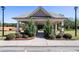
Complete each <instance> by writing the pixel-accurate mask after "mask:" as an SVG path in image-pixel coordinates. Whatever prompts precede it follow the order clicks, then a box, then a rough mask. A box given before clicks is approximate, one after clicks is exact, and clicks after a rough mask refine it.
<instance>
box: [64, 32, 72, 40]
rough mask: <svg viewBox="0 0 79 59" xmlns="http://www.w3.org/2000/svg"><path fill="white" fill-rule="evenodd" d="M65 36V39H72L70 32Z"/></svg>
mask: <svg viewBox="0 0 79 59" xmlns="http://www.w3.org/2000/svg"><path fill="white" fill-rule="evenodd" d="M63 38H65V39H71V38H72V35H71V34H69V33H66V34H64V35H63Z"/></svg>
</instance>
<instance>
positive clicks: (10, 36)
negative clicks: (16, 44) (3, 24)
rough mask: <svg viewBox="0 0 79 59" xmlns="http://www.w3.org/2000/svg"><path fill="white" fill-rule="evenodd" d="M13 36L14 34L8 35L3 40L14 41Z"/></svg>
mask: <svg viewBox="0 0 79 59" xmlns="http://www.w3.org/2000/svg"><path fill="white" fill-rule="evenodd" d="M15 37H16V36H15V34H14V33H10V34H8V35H6V39H5V40H14V39H15Z"/></svg>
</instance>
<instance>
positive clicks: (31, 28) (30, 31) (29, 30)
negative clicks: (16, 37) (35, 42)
mask: <svg viewBox="0 0 79 59" xmlns="http://www.w3.org/2000/svg"><path fill="white" fill-rule="evenodd" d="M36 31H37V28H36V26H35V24H34V22H33V21H32V20H31V21H29V22H28V24H27V26H26V29H25V30H24V32H25V33H26V34H27V35H28V36H29V37H32V36H36Z"/></svg>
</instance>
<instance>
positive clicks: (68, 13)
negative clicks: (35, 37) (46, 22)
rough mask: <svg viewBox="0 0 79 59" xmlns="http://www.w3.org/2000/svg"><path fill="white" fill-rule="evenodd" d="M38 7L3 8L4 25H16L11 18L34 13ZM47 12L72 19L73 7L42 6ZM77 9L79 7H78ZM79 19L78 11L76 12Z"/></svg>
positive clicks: (0, 12)
mask: <svg viewBox="0 0 79 59" xmlns="http://www.w3.org/2000/svg"><path fill="white" fill-rule="evenodd" d="M37 7H38V6H5V21H4V22H5V23H16V22H17V21H16V20H14V19H12V17H16V16H20V15H23V14H24V13H27V12H32V11H34V10H35V9H36V8H37ZM43 8H44V9H45V10H47V11H48V12H54V13H58V14H63V15H64V16H65V17H68V18H69V17H71V18H74V6H43ZM78 8H79V7H78ZM1 15H2V9H1V8H0V22H2V19H1V18H2V16H1ZM77 15H78V16H77V17H78V18H79V9H78V11H77Z"/></svg>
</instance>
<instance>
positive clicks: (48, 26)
mask: <svg viewBox="0 0 79 59" xmlns="http://www.w3.org/2000/svg"><path fill="white" fill-rule="evenodd" d="M51 34H53V35H54V31H53V26H52V24H51V22H50V21H49V20H48V21H47V22H46V24H45V25H44V37H45V38H50V36H51Z"/></svg>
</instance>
